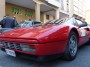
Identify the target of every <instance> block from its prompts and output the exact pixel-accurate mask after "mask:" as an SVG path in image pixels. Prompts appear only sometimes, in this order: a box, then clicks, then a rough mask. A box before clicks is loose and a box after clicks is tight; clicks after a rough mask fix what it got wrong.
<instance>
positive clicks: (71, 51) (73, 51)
mask: <svg viewBox="0 0 90 67" xmlns="http://www.w3.org/2000/svg"><path fill="white" fill-rule="evenodd" d="M77 51H78V37H77V35H76V33H75V32H73V31H71V32H70V35H69V38H68V43H67V46H66V50H65V53H64V59H65V60H68V61H72V60H74V59H75V58H76V55H77Z"/></svg>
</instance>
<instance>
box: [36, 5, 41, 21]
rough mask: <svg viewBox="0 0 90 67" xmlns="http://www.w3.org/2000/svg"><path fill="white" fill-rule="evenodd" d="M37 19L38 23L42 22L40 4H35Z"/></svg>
mask: <svg viewBox="0 0 90 67" xmlns="http://www.w3.org/2000/svg"><path fill="white" fill-rule="evenodd" d="M35 19H36V21H40V4H39V3H36V4H35Z"/></svg>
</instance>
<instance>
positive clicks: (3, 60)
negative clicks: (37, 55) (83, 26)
mask: <svg viewBox="0 0 90 67" xmlns="http://www.w3.org/2000/svg"><path fill="white" fill-rule="evenodd" d="M0 67H90V43H87V44H86V45H84V46H82V47H80V48H79V50H78V54H77V57H76V59H75V60H73V61H65V60H62V59H61V58H58V59H56V60H53V61H49V62H46V63H43V64H41V63H39V62H35V61H31V60H28V59H24V58H14V57H11V56H8V55H7V54H6V53H4V52H2V51H0Z"/></svg>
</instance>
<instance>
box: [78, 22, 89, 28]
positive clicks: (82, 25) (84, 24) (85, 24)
mask: <svg viewBox="0 0 90 67" xmlns="http://www.w3.org/2000/svg"><path fill="white" fill-rule="evenodd" d="M87 25H88V24H87V23H85V22H84V23H83V24H81V25H80V26H79V27H84V26H87Z"/></svg>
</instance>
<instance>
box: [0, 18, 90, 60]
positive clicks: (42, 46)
mask: <svg viewBox="0 0 90 67" xmlns="http://www.w3.org/2000/svg"><path fill="white" fill-rule="evenodd" d="M89 38H90V29H89V27H88V26H87V23H83V22H82V21H80V20H78V19H75V18H64V19H58V20H53V21H50V22H48V23H46V24H44V25H42V26H37V27H30V28H27V27H25V28H19V29H15V30H12V31H9V32H5V33H3V34H0V48H1V50H3V51H5V52H6V53H7V54H8V55H11V56H14V57H16V56H24V55H25V56H28V57H29V58H31V59H35V60H39V61H40V60H41V59H46V57H51V56H52V55H58V56H60V55H61V54H62V55H63V56H64V58H65V59H66V60H73V59H75V57H76V55H77V51H78V47H79V46H81V45H83V44H85V43H86V42H87V41H88V40H89Z"/></svg>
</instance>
